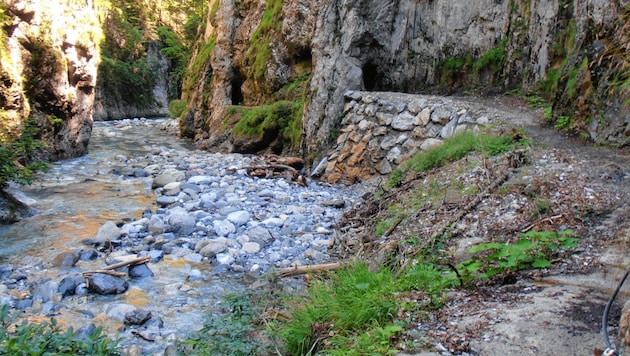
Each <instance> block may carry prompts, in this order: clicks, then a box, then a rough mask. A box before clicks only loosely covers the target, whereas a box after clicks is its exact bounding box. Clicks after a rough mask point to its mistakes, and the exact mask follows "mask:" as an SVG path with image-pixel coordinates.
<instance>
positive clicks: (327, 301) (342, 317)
mask: <svg viewBox="0 0 630 356" xmlns="http://www.w3.org/2000/svg"><path fill="white" fill-rule="evenodd" d="M455 282H456V277H455V274H454V273H452V272H449V273H447V272H446V271H443V270H440V269H439V268H437V267H435V266H434V265H431V264H428V263H419V264H417V265H414V266H412V267H410V268H409V269H407V270H406V271H404V272H402V273H400V274H399V275H397V276H395V275H394V274H393V273H392V272H391V271H390V270H389V269H386V268H381V269H379V270H377V271H371V270H370V268H369V267H368V266H367V265H366V264H365V263H357V264H353V265H351V266H348V267H346V268H344V269H342V270H339V271H337V272H336V273H334V274H331V275H330V277H329V278H328V279H327V280H322V281H315V282H314V283H313V284H311V285H310V287H309V291H308V292H309V293H308V296H307V297H306V298H305V299H304V300H299V301H297V302H296V305H297V306H296V307H295V308H294V310H292V313H291V314H292V316H293V318H292V319H291V320H289V321H288V322H286V323H284V324H283V325H281V328H280V333H281V335H282V336H283V338H284V340H285V347H286V349H287V351H288V353H289V354H291V355H309V354H326V355H389V354H395V353H396V350H395V349H394V348H393V341H394V340H395V338H396V336H397V335H398V334H399V333H400V332H401V331H402V326H401V325H403V324H399V323H400V322H399V321H397V320H396V312H397V311H398V310H401V309H402V308H403V307H404V302H403V301H402V300H400V298H399V297H398V296H399V295H400V294H401V293H402V292H405V291H412V290H414V291H421V292H424V293H426V295H427V297H428V298H426V304H425V305H415V308H423V307H430V308H434V307H439V306H440V305H441V304H442V303H443V301H444V296H443V294H444V290H445V289H446V288H450V287H452V286H454V284H455Z"/></svg>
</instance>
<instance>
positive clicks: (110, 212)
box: [0, 119, 193, 261]
mask: <svg viewBox="0 0 630 356" xmlns="http://www.w3.org/2000/svg"><path fill="white" fill-rule="evenodd" d="M165 120H166V119H154V120H147V121H146V123H145V124H144V125H128V124H126V123H125V121H122V122H95V123H94V129H93V133H92V137H91V139H90V145H89V154H87V155H85V156H82V157H79V158H75V159H70V160H65V161H61V162H56V163H54V164H52V165H51V167H50V169H49V171H48V172H47V173H46V174H44V175H42V176H41V177H40V179H39V180H38V181H37V182H36V183H34V184H33V185H31V186H25V187H22V188H21V190H22V191H23V192H24V194H25V195H26V197H27V198H28V199H29V200H30V201H31V202H32V206H33V207H34V208H35V209H36V210H37V214H36V215H35V216H34V217H32V218H30V219H26V220H24V221H22V222H20V223H17V224H13V225H8V226H1V227H0V261H1V260H3V259H6V260H9V261H10V260H11V258H15V257H17V258H20V256H23V255H24V254H25V253H26V254H29V255H37V256H39V257H43V258H45V257H46V256H47V255H50V254H51V253H52V252H51V251H57V252H58V251H60V250H64V249H66V248H74V247H76V246H77V243H78V241H80V240H81V239H83V238H86V237H89V236H94V235H95V234H96V231H97V230H98V228H99V227H100V226H101V225H102V224H103V223H104V222H106V221H107V220H113V221H119V220H121V219H123V218H133V217H138V216H139V215H140V214H141V213H142V211H143V210H144V209H146V208H148V207H150V205H151V203H153V196H152V191H151V186H150V181H149V182H147V181H146V179H142V178H133V179H131V178H125V179H122V178H121V177H120V176H119V175H116V174H110V171H111V170H112V169H115V168H117V167H120V166H121V165H122V164H121V160H122V159H124V158H125V157H136V156H142V155H144V154H146V153H147V152H151V151H152V150H156V149H158V148H159V147H170V148H177V149H192V148H193V146H192V144H191V143H190V142H188V141H185V140H180V139H177V138H176V137H174V136H173V135H169V134H165V132H164V131H163V130H161V129H160V128H159V127H160V123H164V122H165Z"/></svg>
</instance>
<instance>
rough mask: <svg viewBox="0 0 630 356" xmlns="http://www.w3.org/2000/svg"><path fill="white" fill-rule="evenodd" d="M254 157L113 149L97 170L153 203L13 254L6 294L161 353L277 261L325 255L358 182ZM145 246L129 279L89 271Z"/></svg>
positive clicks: (4, 299) (25, 309)
mask: <svg viewBox="0 0 630 356" xmlns="http://www.w3.org/2000/svg"><path fill="white" fill-rule="evenodd" d="M116 125H118V127H120V126H121V125H122V126H127V127H128V128H130V129H132V128H133V127H134V126H137V127H142V125H146V121H144V120H126V121H125V122H121V123H117V124H116ZM171 129H172V128H171ZM112 130H113V128H112ZM165 132H168V131H165ZM106 134H107V133H106ZM255 159H256V157H253V156H247V155H241V154H220V153H209V152H204V151H188V150H183V149H173V148H168V147H164V146H162V147H158V146H155V147H153V149H152V150H151V151H150V152H149V153H147V154H145V155H142V156H139V157H126V156H125V155H121V154H119V155H117V156H116V159H115V161H114V162H109V164H108V165H103V166H102V167H100V168H99V169H100V170H101V172H100V173H104V174H109V175H113V176H115V177H116V179H117V181H118V182H120V184H121V185H123V184H127V183H126V182H128V181H135V182H141V184H142V186H144V188H145V190H146V191H151V192H152V193H153V197H154V199H153V200H154V203H153V204H152V205H150V206H147V207H146V209H145V210H144V212H143V213H142V214H141V216H129V217H126V218H123V219H118V220H103V222H102V225H101V226H100V227H99V228H98V231H97V232H96V234H94V235H93V236H89V237H88V238H84V239H81V241H76V242H75V243H72V244H70V246H71V248H67V249H65V250H63V251H59V250H58V249H57V250H55V251H54V252H51V253H50V257H49V258H48V257H41V256H38V257H33V256H28V255H24V256H22V257H21V258H19V259H15V258H13V259H9V263H4V264H2V265H0V303H1V304H8V305H9V306H10V307H11V310H12V313H14V314H17V315H19V316H20V317H21V318H26V319H30V320H45V319H46V318H50V317H55V318H56V319H57V320H59V321H60V323H61V324H62V325H66V326H73V327H74V328H75V330H81V331H83V330H90V329H91V328H93V327H94V326H103V327H104V329H105V331H106V332H107V333H109V334H111V335H114V334H116V335H117V336H118V337H119V338H120V340H121V345H122V346H123V347H124V348H127V349H129V350H135V351H134V352H136V353H142V354H161V353H164V352H165V350H168V349H167V346H168V345H169V344H172V343H173V342H174V340H175V339H177V338H182V337H185V335H187V334H189V333H190V332H193V331H195V330H198V329H199V328H201V326H202V324H203V319H204V317H205V316H206V315H207V313H209V312H212V310H213V308H216V305H217V304H218V303H220V301H221V300H222V298H223V297H224V296H225V295H226V294H228V293H231V292H233V291H235V290H238V289H242V288H246V286H247V285H248V284H249V283H251V282H252V281H254V280H256V279H257V278H259V277H260V276H262V275H264V274H267V273H270V272H273V271H274V270H276V269H278V268H285V267H292V266H300V265H309V264H318V263H325V262H327V261H329V260H330V259H331V257H330V255H329V247H330V246H331V245H332V243H333V239H334V226H335V224H336V223H337V222H338V221H339V219H340V217H341V214H342V213H343V212H344V210H346V209H348V208H350V207H351V206H353V205H354V204H355V203H357V202H358V201H360V200H361V194H362V193H363V192H362V190H363V189H362V187H361V186H360V185H355V186H353V187H346V186H333V185H329V184H321V183H318V182H315V181H313V180H310V179H306V181H305V184H297V183H295V182H291V181H290V180H288V179H284V178H272V177H270V178H259V177H255V176H251V175H250V174H248V169H247V167H249V166H251V165H252V164H254V163H255V162H254V160H255ZM301 183H304V182H301ZM113 190H114V191H115V189H113ZM59 199H63V196H61V197H59ZM36 218H37V217H34V218H32V219H36ZM143 256H148V257H147V258H148V259H149V262H148V263H147V264H144V265H142V268H137V267H134V268H128V267H123V268H122V271H123V272H125V276H123V277H116V276H109V275H103V274H96V275H94V276H99V277H98V278H95V277H94V276H93V277H90V278H85V276H83V274H82V273H84V272H86V271H93V270H98V269H101V268H103V267H106V266H107V265H110V264H112V263H116V262H124V261H129V260H131V259H134V258H138V257H143ZM105 276H106V277H105ZM86 282H87V283H86ZM296 287H299V286H296ZM139 336H141V337H139ZM147 340H149V341H147Z"/></svg>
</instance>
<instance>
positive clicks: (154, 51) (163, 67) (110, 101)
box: [93, 41, 170, 121]
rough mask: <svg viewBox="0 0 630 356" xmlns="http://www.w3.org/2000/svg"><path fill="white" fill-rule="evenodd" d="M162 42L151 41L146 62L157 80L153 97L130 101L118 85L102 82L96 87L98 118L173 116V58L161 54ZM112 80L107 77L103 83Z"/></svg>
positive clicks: (95, 108)
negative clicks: (169, 95)
mask: <svg viewBox="0 0 630 356" xmlns="http://www.w3.org/2000/svg"><path fill="white" fill-rule="evenodd" d="M160 48H161V42H160V41H152V42H149V43H148V44H147V50H146V58H147V59H146V61H147V63H149V65H150V66H151V68H150V70H151V72H152V73H153V74H154V78H155V81H154V82H153V83H152V84H153V85H152V87H153V88H152V94H153V98H152V99H153V100H150V101H149V102H147V103H144V104H142V105H140V104H138V103H137V102H128V101H127V100H125V98H124V94H123V93H120V91H119V90H118V89H119V88H118V87H117V86H108V85H100V86H97V88H96V97H95V102H94V114H93V117H94V120H97V121H98V120H118V119H122V118H132V117H164V116H168V115H169V110H168V104H169V101H170V98H169V97H168V86H169V82H168V78H169V75H168V68H169V60H168V59H167V58H166V57H164V56H163V55H162V54H161V53H160ZM108 80H112V78H107V77H103V78H101V81H102V82H106V81H108Z"/></svg>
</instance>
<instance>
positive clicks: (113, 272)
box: [83, 269, 127, 277]
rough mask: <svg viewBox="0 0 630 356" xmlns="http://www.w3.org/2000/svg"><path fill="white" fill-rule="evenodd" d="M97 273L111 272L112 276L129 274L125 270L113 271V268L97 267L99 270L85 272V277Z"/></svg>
mask: <svg viewBox="0 0 630 356" xmlns="http://www.w3.org/2000/svg"><path fill="white" fill-rule="evenodd" d="M97 273H103V274H109V275H111V276H116V277H124V276H126V275H127V274H126V273H125V272H116V271H111V270H107V269H97V270H94V271H87V272H83V277H90V276H92V275H95V274H97Z"/></svg>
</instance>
